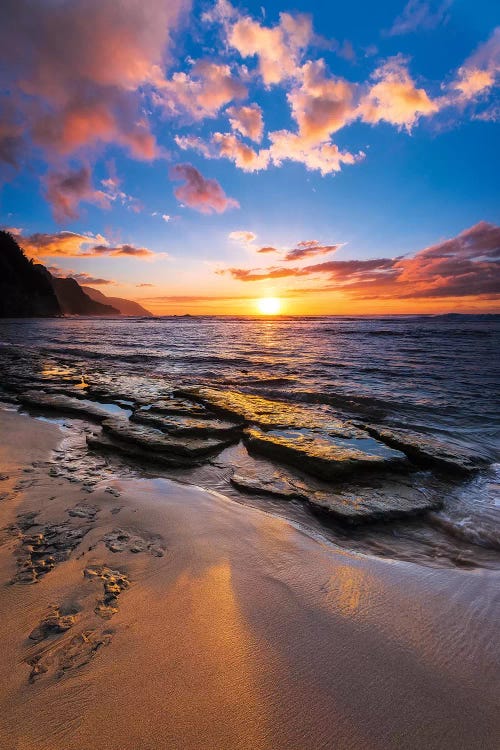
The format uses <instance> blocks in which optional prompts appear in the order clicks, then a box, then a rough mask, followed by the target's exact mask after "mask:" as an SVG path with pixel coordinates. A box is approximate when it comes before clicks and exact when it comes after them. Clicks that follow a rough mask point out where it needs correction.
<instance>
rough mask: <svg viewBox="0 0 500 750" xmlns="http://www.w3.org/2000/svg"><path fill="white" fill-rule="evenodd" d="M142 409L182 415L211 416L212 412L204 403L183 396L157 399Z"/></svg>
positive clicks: (156, 412) (155, 412) (157, 412)
mask: <svg viewBox="0 0 500 750" xmlns="http://www.w3.org/2000/svg"><path fill="white" fill-rule="evenodd" d="M142 411H144V412H150V413H154V414H178V415H179V416H181V417H199V418H200V419H203V417H208V416H210V413H209V412H208V411H207V409H206V408H205V407H204V406H203V405H202V404H196V403H194V402H193V401H188V400H187V399H181V398H167V399H162V400H161V401H155V402H154V403H153V404H151V406H148V407H145V408H144V409H143V410H142Z"/></svg>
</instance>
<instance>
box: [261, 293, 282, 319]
mask: <svg viewBox="0 0 500 750" xmlns="http://www.w3.org/2000/svg"><path fill="white" fill-rule="evenodd" d="M257 307H258V309H259V312H260V314H261V315H278V314H279V312H280V310H281V300H280V299H278V297H263V298H262V299H258V300H257Z"/></svg>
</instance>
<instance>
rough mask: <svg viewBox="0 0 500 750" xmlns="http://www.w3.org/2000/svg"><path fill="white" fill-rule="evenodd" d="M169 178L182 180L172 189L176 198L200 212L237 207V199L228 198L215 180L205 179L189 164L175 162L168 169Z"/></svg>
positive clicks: (219, 211) (222, 210)
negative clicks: (180, 183)
mask: <svg viewBox="0 0 500 750" xmlns="http://www.w3.org/2000/svg"><path fill="white" fill-rule="evenodd" d="M170 179H171V180H174V181H182V182H184V184H183V185H180V186H179V187H177V188H175V190H174V195H175V197H176V198H177V200H178V201H180V202H181V203H184V204H185V205H186V206H189V207H190V208H194V209H195V210H196V211H200V213H203V214H211V213H219V214H220V213H224V211H227V209H229V208H239V205H240V204H239V203H238V201H236V200H235V199H234V198H229V197H228V196H227V195H226V194H225V192H224V190H223V189H222V187H221V186H220V185H219V183H218V182H217V180H212V179H206V178H205V177H203V175H202V174H201V173H200V172H198V170H197V169H195V168H194V167H193V166H192V165H191V164H176V165H175V166H174V167H172V168H171V169H170Z"/></svg>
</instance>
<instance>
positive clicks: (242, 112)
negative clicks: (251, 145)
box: [226, 104, 264, 143]
mask: <svg viewBox="0 0 500 750" xmlns="http://www.w3.org/2000/svg"><path fill="white" fill-rule="evenodd" d="M226 114H227V115H228V117H229V122H230V124H231V128H232V129H233V130H237V131H238V133H241V135H242V136H244V137H245V138H250V140H252V141H256V142H257V143H260V142H261V140H262V136H263V133H264V120H263V119H262V109H261V108H260V107H259V105H258V104H249V105H248V106H244V107H229V109H227V110H226Z"/></svg>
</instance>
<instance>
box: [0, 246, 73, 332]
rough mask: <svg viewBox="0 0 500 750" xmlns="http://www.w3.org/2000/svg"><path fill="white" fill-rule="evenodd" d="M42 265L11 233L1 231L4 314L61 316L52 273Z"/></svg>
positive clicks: (0, 310) (0, 288)
mask: <svg viewBox="0 0 500 750" xmlns="http://www.w3.org/2000/svg"><path fill="white" fill-rule="evenodd" d="M40 268H43V266H42V267H39V266H37V265H35V264H34V263H33V262H32V261H30V260H28V258H27V257H26V256H25V255H24V253H23V251H22V250H21V248H20V247H19V245H18V244H17V242H16V241H15V239H14V238H13V237H12V235H11V234H9V232H4V231H0V317H2V318H29V317H38V316H40V317H50V316H53V315H61V313H62V309H61V306H60V304H59V301H58V299H57V296H56V293H55V291H54V289H53V286H52V283H51V278H50V274H48V271H47V272H46V273H43V271H41V270H40ZM43 270H44V271H45V269H43ZM46 274H48V275H49V278H47V275H46Z"/></svg>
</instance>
